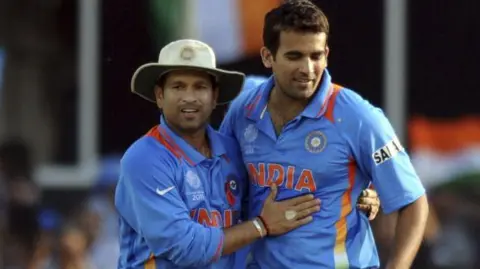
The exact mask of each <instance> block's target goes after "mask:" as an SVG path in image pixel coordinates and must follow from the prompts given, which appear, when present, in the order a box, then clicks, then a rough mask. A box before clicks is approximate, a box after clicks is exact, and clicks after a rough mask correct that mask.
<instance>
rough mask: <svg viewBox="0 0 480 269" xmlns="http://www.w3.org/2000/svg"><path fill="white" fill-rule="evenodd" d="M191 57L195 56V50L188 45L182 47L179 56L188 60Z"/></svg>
mask: <svg viewBox="0 0 480 269" xmlns="http://www.w3.org/2000/svg"><path fill="white" fill-rule="evenodd" d="M193 57H195V51H194V50H193V48H192V47H190V46H186V47H184V48H183V49H182V51H181V52H180V58H182V59H183V60H185V61H190V60H191V59H193Z"/></svg>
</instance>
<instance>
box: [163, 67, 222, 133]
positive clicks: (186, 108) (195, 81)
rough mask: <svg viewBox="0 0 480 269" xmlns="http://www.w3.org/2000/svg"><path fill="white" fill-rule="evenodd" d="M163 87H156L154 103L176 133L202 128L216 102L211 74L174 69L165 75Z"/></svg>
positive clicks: (216, 93) (216, 92)
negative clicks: (155, 102) (155, 100)
mask: <svg viewBox="0 0 480 269" xmlns="http://www.w3.org/2000/svg"><path fill="white" fill-rule="evenodd" d="M164 81H165V83H164V85H163V89H162V88H160V87H158V86H157V87H156V88H155V95H156V98H157V105H158V107H159V108H161V109H162V110H163V115H164V117H165V119H166V121H167V122H168V123H169V124H170V125H171V126H172V127H174V129H176V130H177V131H179V132H182V133H194V132H196V131H198V130H200V129H201V128H203V127H204V126H205V125H206V123H207V121H208V118H209V117H210V115H211V114H212V110H213V109H214V108H215V106H216V104H217V103H216V102H217V95H218V91H217V89H213V85H212V80H211V76H210V75H209V74H207V73H205V72H202V71H196V70H176V71H171V72H169V73H168V74H166V75H165V80H164Z"/></svg>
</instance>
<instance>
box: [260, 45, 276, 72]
mask: <svg viewBox="0 0 480 269" xmlns="http://www.w3.org/2000/svg"><path fill="white" fill-rule="evenodd" d="M260 56H262V62H263V65H264V66H265V67H266V68H272V63H273V54H272V53H271V52H270V50H269V49H267V47H262V48H261V49H260Z"/></svg>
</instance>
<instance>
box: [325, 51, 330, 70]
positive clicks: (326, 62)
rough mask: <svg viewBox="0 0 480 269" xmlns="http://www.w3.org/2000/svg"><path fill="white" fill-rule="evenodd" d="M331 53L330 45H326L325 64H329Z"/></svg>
mask: <svg viewBox="0 0 480 269" xmlns="http://www.w3.org/2000/svg"><path fill="white" fill-rule="evenodd" d="M329 54H330V47H329V46H326V47H325V66H328V55H329Z"/></svg>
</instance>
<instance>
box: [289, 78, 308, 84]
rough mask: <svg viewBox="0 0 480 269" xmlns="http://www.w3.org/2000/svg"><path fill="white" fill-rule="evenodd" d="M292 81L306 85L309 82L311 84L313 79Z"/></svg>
mask: <svg viewBox="0 0 480 269" xmlns="http://www.w3.org/2000/svg"><path fill="white" fill-rule="evenodd" d="M293 81H295V82H298V83H301V84H308V83H310V82H313V79H308V78H296V79H294V80H293Z"/></svg>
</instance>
